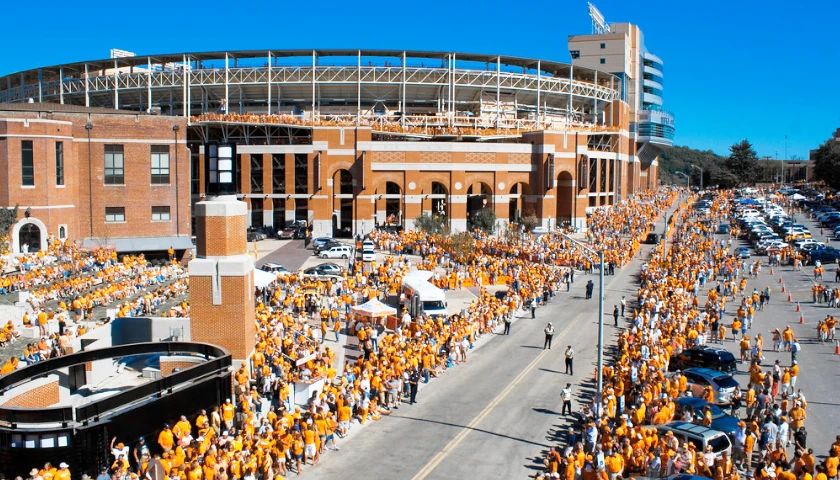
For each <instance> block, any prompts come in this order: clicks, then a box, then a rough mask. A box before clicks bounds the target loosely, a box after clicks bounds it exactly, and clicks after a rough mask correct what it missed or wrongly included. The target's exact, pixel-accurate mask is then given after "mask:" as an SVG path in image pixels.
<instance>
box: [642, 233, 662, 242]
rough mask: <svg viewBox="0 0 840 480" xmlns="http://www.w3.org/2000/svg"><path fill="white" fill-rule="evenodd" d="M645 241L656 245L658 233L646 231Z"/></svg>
mask: <svg viewBox="0 0 840 480" xmlns="http://www.w3.org/2000/svg"><path fill="white" fill-rule="evenodd" d="M645 243H647V244H648V245H656V244H657V243H659V234H658V233H648V234H647V238H646V239H645Z"/></svg>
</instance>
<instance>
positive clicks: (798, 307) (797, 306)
mask: <svg viewBox="0 0 840 480" xmlns="http://www.w3.org/2000/svg"><path fill="white" fill-rule="evenodd" d="M796 311H797V312H801V311H802V307H801V306H799V302H796Z"/></svg>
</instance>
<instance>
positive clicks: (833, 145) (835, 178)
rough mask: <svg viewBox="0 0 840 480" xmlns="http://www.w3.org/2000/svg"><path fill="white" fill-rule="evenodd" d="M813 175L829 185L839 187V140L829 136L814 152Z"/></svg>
mask: <svg viewBox="0 0 840 480" xmlns="http://www.w3.org/2000/svg"><path fill="white" fill-rule="evenodd" d="M814 176H815V177H816V178H818V179H820V180H822V181H824V182H825V184H826V185H828V186H829V187H831V188H834V189H840V141H838V140H837V139H834V138H831V139H829V140H828V141H826V142H825V143H823V144H822V145H820V148H818V149H817V151H816V152H815V153H814Z"/></svg>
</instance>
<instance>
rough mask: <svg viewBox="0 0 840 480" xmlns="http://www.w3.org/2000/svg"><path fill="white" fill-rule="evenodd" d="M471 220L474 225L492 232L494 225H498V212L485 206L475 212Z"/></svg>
mask: <svg viewBox="0 0 840 480" xmlns="http://www.w3.org/2000/svg"><path fill="white" fill-rule="evenodd" d="M471 220H472V223H473V225H475V226H476V227H477V228H480V229H482V230H484V231H485V232H488V233H489V232H492V231H493V227H495V226H496V212H494V211H493V209H491V208H487V207H484V208H482V209H481V210H479V211H477V212H475V213H473V215H472V219H471Z"/></svg>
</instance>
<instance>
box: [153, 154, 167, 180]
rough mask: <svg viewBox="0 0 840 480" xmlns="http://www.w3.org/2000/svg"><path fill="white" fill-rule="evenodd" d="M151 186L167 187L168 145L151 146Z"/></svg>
mask: <svg viewBox="0 0 840 480" xmlns="http://www.w3.org/2000/svg"><path fill="white" fill-rule="evenodd" d="M152 185H169V146H168V145H152Z"/></svg>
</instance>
